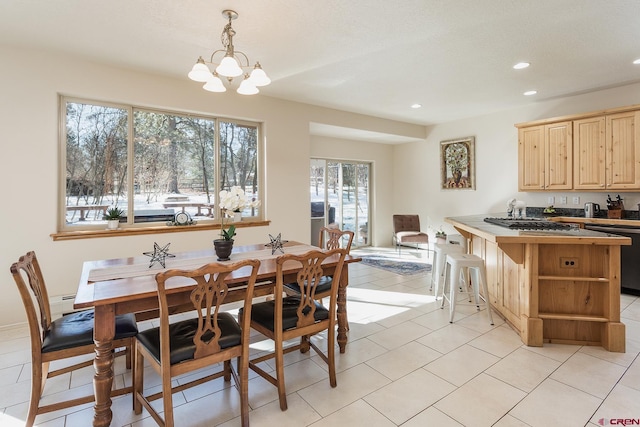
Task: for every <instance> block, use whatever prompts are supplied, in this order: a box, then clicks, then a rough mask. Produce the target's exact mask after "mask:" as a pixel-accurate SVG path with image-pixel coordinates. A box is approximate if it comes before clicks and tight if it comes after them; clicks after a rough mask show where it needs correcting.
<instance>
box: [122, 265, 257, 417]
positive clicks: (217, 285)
mask: <svg viewBox="0 0 640 427" xmlns="http://www.w3.org/2000/svg"><path fill="white" fill-rule="evenodd" d="M245 267H246V268H251V275H250V277H249V281H248V283H247V287H246V294H245V298H244V306H243V314H242V315H239V316H238V318H239V320H240V323H238V322H237V321H236V319H234V317H233V316H232V315H231V313H227V312H224V311H222V309H221V307H222V304H224V303H225V298H226V297H227V296H228V295H229V288H228V286H227V284H226V282H225V279H227V277H228V276H229V275H230V274H231V273H232V272H233V271H236V270H238V269H240V268H245ZM259 268H260V261H258V260H244V261H240V262H236V263H232V264H222V263H210V264H207V265H204V266H202V267H200V268H198V269H195V270H178V269H173V270H166V271H163V272H160V273H158V274H156V282H157V283H158V303H159V307H160V314H159V315H160V327H159V328H153V329H148V330H146V331H142V332H140V333H139V334H138V337H137V340H136V360H135V364H136V371H135V377H134V380H133V388H134V401H133V408H134V412H135V413H136V414H139V413H141V412H142V406H144V408H145V409H146V410H147V411H148V412H149V413H150V414H151V416H152V417H153V419H154V420H155V421H156V422H157V423H158V425H161V426H167V427H172V426H173V425H174V418H173V398H172V393H175V392H178V391H182V390H184V389H187V388H189V387H193V386H195V385H198V384H202V383H204V382H206V381H209V380H212V379H215V378H220V377H224V379H225V381H230V380H231V377H232V376H233V379H234V382H235V386H236V388H237V389H238V391H239V392H240V418H241V421H242V425H243V426H248V425H249V403H248V400H249V390H248V378H247V377H248V375H249V368H248V366H249V365H248V363H249V361H248V354H249V316H251V302H252V299H253V290H254V287H255V282H256V277H257V274H258V269H259ZM177 283H180V284H181V285H182V286H185V285H187V284H192V285H193V287H194V289H193V291H192V292H191V297H190V300H191V304H192V307H191V306H190V308H192V309H193V314H194V317H193V318H190V319H187V320H182V321H179V322H175V323H169V315H170V314H171V312H170V310H169V303H168V301H167V299H168V298H170V297H171V287H172V285H173V284H177ZM187 304H188V303H187ZM233 358H238V371H239V372H236V371H235V370H234V368H233V366H232V364H231V360H232V359H233ZM145 359H146V360H147V362H148V363H149V364H150V365H151V367H152V368H153V369H154V370H155V371H156V372H157V373H158V374H159V375H160V376H161V377H162V391H161V392H158V393H155V394H152V395H148V396H144V394H143V388H144V376H143V372H144V361H145ZM220 362H223V366H222V370H220V371H218V372H216V373H213V374H210V375H207V376H205V377H203V378H197V379H195V380H193V381H190V382H187V383H184V384H180V385H178V386H175V387H172V386H171V380H172V378H173V377H175V376H177V375H182V374H184V373H186V372H191V371H194V370H197V369H202V368H204V367H206V366H210V365H213V364H216V363H220ZM160 397H162V398H163V408H164V420H163V419H162V418H161V416H160V415H159V413H158V411H156V410H155V409H154V408H153V407H152V406H151V401H153V400H156V399H158V398H160Z"/></svg>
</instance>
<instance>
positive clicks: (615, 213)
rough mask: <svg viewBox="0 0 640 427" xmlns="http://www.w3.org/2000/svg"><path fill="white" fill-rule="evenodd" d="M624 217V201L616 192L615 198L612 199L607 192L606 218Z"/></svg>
mask: <svg viewBox="0 0 640 427" xmlns="http://www.w3.org/2000/svg"><path fill="white" fill-rule="evenodd" d="M623 217H624V203H623V202H622V197H620V195H619V194H618V195H617V196H616V200H612V199H611V196H610V195H608V194H607V218H615V219H622V218H623Z"/></svg>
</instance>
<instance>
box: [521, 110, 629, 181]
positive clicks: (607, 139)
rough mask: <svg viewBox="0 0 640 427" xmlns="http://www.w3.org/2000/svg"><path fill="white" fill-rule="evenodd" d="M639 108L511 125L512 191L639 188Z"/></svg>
mask: <svg viewBox="0 0 640 427" xmlns="http://www.w3.org/2000/svg"><path fill="white" fill-rule="evenodd" d="M639 124H640V105H634V106H631V107H623V108H616V109H611V110H604V111H598V112H593V113H586V114H580V115H575V116H565V117H558V118H553V119H546V120H539V121H536V122H529V123H520V124H517V125H516V127H517V128H518V175H519V176H518V189H519V190H520V191H540V190H571V189H573V190H601V191H602V190H618V191H624V190H626V191H638V190H640V129H639Z"/></svg>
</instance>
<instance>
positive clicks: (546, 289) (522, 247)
mask: <svg viewBox="0 0 640 427" xmlns="http://www.w3.org/2000/svg"><path fill="white" fill-rule="evenodd" d="M487 216H491V215H473V216H465V217H453V218H446V219H445V221H446V222H448V223H450V224H452V225H453V226H454V227H455V228H456V230H458V232H460V233H461V234H462V235H463V236H465V238H466V239H467V241H468V243H469V244H468V248H469V252H470V253H473V254H475V255H478V256H480V257H481V258H483V259H484V261H485V266H486V270H487V281H488V283H487V285H488V288H489V302H490V303H491V305H492V307H493V308H494V309H495V311H497V312H498V313H499V314H500V315H501V316H502V317H503V318H504V319H505V320H506V321H507V322H508V323H509V324H510V325H511V326H512V327H513V328H515V329H516V330H517V331H518V332H519V333H520V337H521V339H522V341H523V342H524V343H525V344H526V345H529V346H542V345H543V343H544V342H553V343H565V344H579V345H601V346H602V347H604V348H605V349H606V350H608V351H615V352H624V351H625V326H624V324H623V323H621V322H620V246H621V245H629V244H631V239H629V238H628V237H621V236H617V235H615V234H609V233H600V232H595V231H590V230H585V229H582V228H579V227H575V228H571V229H567V230H536V231H528V230H515V229H509V228H505V227H501V226H498V225H494V224H489V223H487V222H485V221H484V218H485V217H487ZM494 216H495V215H494ZM503 216H504V215H503Z"/></svg>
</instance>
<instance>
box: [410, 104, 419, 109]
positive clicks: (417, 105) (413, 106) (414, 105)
mask: <svg viewBox="0 0 640 427" xmlns="http://www.w3.org/2000/svg"><path fill="white" fill-rule="evenodd" d="M411 108H413V109H416V108H422V104H411Z"/></svg>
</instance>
